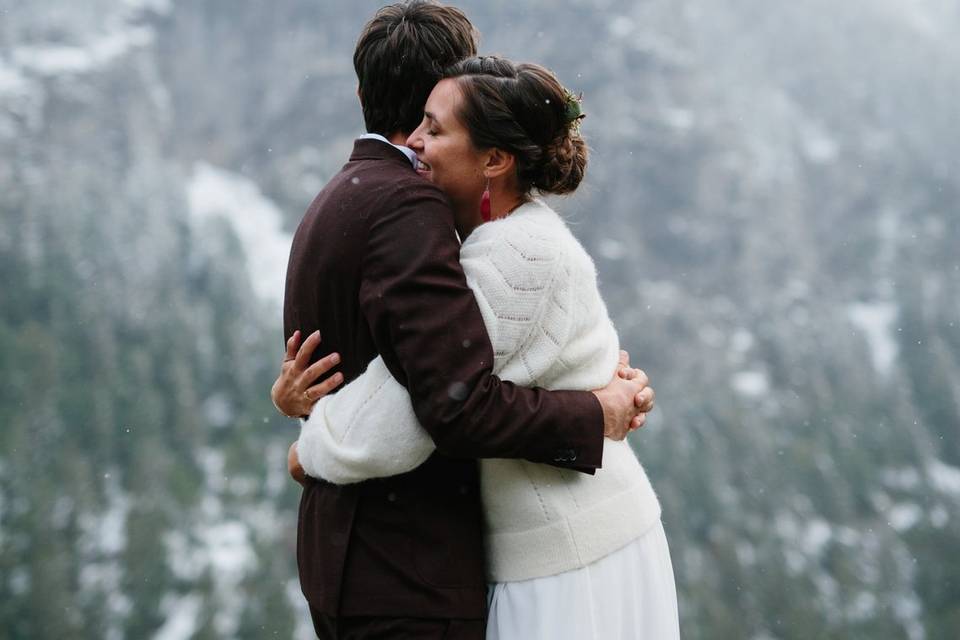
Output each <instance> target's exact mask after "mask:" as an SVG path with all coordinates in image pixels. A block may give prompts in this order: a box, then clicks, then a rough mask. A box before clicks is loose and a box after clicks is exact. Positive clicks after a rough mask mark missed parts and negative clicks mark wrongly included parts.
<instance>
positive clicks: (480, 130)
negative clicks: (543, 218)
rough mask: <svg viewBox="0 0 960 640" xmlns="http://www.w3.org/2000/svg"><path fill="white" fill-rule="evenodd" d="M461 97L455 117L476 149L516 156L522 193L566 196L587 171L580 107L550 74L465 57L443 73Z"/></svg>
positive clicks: (484, 58)
mask: <svg viewBox="0 0 960 640" xmlns="http://www.w3.org/2000/svg"><path fill="white" fill-rule="evenodd" d="M444 78H449V79H453V80H455V81H456V82H457V84H458V86H459V88H460V91H461V93H462V95H463V104H462V105H461V108H460V113H459V116H460V119H461V121H462V122H463V124H464V125H465V126H466V128H467V130H468V131H469V132H470V139H471V142H473V145H474V146H475V147H477V148H478V149H489V148H492V147H496V148H498V149H503V150H504V151H507V152H509V153H511V154H513V156H514V157H515V158H516V164H517V177H518V178H519V182H520V189H521V190H522V192H523V193H527V192H529V191H530V190H531V189H537V190H538V191H540V192H542V193H555V194H563V193H571V192H572V191H574V190H575V189H576V188H577V186H578V185H579V184H580V181H581V180H583V174H584V171H585V170H586V168H587V144H586V142H585V141H584V140H583V137H582V136H581V135H580V130H579V120H580V119H581V118H583V115H582V114H581V113H580V103H579V100H578V99H577V98H575V97H574V96H572V95H571V94H570V93H569V92H568V91H567V90H566V89H564V88H563V85H561V84H560V82H559V81H558V80H557V78H556V76H554V75H553V73H551V72H550V71H549V70H547V69H545V68H543V67H541V66H540V65H537V64H516V65H515V64H514V63H512V62H510V61H509V60H507V59H505V58H499V57H496V56H482V57H477V58H467V59H466V60H463V61H461V62H458V63H456V64H454V65H453V66H452V67H450V68H449V69H447V70H446V72H445V73H444Z"/></svg>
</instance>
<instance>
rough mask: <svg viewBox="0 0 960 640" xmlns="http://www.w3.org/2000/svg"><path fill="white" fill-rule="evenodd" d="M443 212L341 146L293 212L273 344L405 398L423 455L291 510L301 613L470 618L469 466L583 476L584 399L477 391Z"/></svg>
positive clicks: (380, 149) (400, 176)
mask: <svg viewBox="0 0 960 640" xmlns="http://www.w3.org/2000/svg"><path fill="white" fill-rule="evenodd" d="M459 255H460V245H459V242H458V240H457V238H456V235H455V228H454V224H453V215H452V212H451V210H450V205H449V203H448V202H447V200H446V198H445V197H444V195H443V193H442V192H441V191H440V190H439V189H437V187H435V186H433V185H432V184H430V183H429V182H428V181H426V180H424V179H423V178H422V177H421V176H419V175H417V173H416V172H415V171H414V170H413V167H412V166H411V164H410V161H409V160H408V159H407V158H406V157H405V156H404V155H403V153H402V152H400V151H399V150H398V149H396V148H394V147H393V146H391V145H388V144H386V143H384V142H383V141H380V140H374V139H361V140H357V142H356V144H355V146H354V150H353V154H352V155H351V157H350V160H349V162H348V163H347V164H346V165H345V166H344V167H343V169H342V170H341V171H340V172H339V173H338V174H337V175H336V176H334V178H333V179H332V180H331V181H330V183H329V184H328V185H327V186H326V187H324V189H323V190H322V191H321V192H320V193H319V194H318V195H317V197H316V198H315V199H314V201H313V203H312V204H311V205H310V208H309V209H308V210H307V212H306V214H305V215H304V218H303V220H302V222H301V223H300V226H299V228H298V229H297V232H296V235H295V237H294V240H293V247H292V249H291V251H290V262H289V265H288V268H287V284H286V296H285V300H284V332H285V334H286V337H289V336H290V335H292V334H293V332H294V331H295V330H297V329H299V330H300V331H301V333H302V335H304V336H307V335H309V334H310V333H311V332H312V331H314V330H316V329H319V330H320V333H321V337H322V343H321V346H320V349H318V351H317V353H315V354H314V359H315V360H316V359H319V358H321V357H323V356H324V355H327V354H329V353H332V352H334V351H336V352H339V353H340V354H341V356H342V358H343V360H342V364H341V365H340V370H341V371H343V374H344V377H345V379H346V381H347V382H349V381H350V380H352V379H353V378H355V377H356V376H358V375H359V374H360V373H362V372H363V371H364V369H365V368H366V366H367V364H368V363H369V362H370V360H372V359H373V358H375V357H376V356H377V355H378V354H379V355H381V356H383V359H384V361H385V362H386V364H387V367H388V368H389V369H390V372H391V373H392V374H393V375H394V377H395V378H396V379H397V380H398V381H400V382H401V383H403V384H404V385H405V386H406V387H407V389H408V390H409V392H410V397H411V399H412V400H413V407H414V411H415V412H416V414H417V417H418V418H419V420H420V423H421V424H422V425H423V427H424V428H425V429H426V430H427V431H428V432H429V433H430V435H431V436H432V437H433V440H434V442H435V443H436V445H437V452H436V453H435V454H434V455H433V456H432V457H431V458H430V459H429V460H428V461H427V462H426V463H424V464H423V465H422V466H420V467H419V468H417V469H415V470H414V471H411V472H410V473H406V474H403V475H400V476H394V477H391V478H385V479H378V480H371V481H367V482H362V483H359V484H354V485H345V486H335V485H332V484H329V483H327V482H324V481H322V480H310V481H308V484H307V486H306V488H305V489H304V491H303V496H302V498H301V502H300V516H299V524H298V540H297V561H298V566H299V571H300V584H301V587H302V589H303V592H304V595H305V596H306V598H307V601H308V602H309V604H310V605H311V608H312V609H313V610H314V612H315V613H322V614H326V615H331V616H337V615H340V616H403V617H424V618H430V617H439V618H479V617H483V616H484V615H485V605H486V592H485V583H484V555H483V542H482V525H483V523H482V513H481V510H480V496H479V479H478V464H477V461H476V458H482V457H497V458H526V459H528V460H532V461H534V462H546V463H550V464H554V465H556V466H565V467H569V468H575V469H579V470H581V471H585V472H588V473H590V472H592V471H593V470H595V469H596V468H598V467H599V466H600V462H601V456H602V452H603V414H602V409H601V407H600V404H599V402H598V401H597V400H596V398H595V397H594V396H593V394H591V393H589V392H574V391H570V392H547V391H544V390H542V389H524V388H521V387H516V386H514V385H512V384H510V383H508V382H502V381H500V380H499V379H498V378H496V377H495V376H493V375H492V373H491V367H492V365H493V351H492V347H491V345H490V339H489V337H488V336H487V332H486V329H485V327H484V324H483V319H482V317H481V315H480V309H479V307H478V306H477V303H476V300H475V298H474V296H473V293H472V292H471V291H470V289H469V288H468V287H467V283H466V280H465V278H464V275H463V270H462V268H461V266H460V261H459Z"/></svg>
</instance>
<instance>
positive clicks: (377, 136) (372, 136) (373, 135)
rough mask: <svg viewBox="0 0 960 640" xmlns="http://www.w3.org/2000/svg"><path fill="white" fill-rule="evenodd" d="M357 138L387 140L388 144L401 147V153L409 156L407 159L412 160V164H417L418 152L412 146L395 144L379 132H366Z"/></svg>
mask: <svg viewBox="0 0 960 640" xmlns="http://www.w3.org/2000/svg"><path fill="white" fill-rule="evenodd" d="M357 139H358V140H380V141H381V142H386V143H387V144H388V145H390V146H391V147H395V148H397V149H399V150H400V153H402V154H403V155H405V156H407V159H408V160H410V164H412V165H413V166H414V167H416V166H417V154H416V152H414V150H413V149H411V148H410V147H405V146H403V145H402V144H393V143H392V142H390V141H389V140H387V139H386V138H384V137H383V136H382V135H380V134H379V133H365V134H363V135H362V136H360V137H359V138H357Z"/></svg>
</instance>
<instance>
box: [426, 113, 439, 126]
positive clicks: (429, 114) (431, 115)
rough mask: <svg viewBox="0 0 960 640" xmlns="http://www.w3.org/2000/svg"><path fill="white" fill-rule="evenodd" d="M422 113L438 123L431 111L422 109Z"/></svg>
mask: <svg viewBox="0 0 960 640" xmlns="http://www.w3.org/2000/svg"><path fill="white" fill-rule="evenodd" d="M423 115H425V116H427V118H429V119H430V120H433V122H434V123H435V124H440V121H439V120H437V116H435V115H433V114H432V113H431V112H429V111H424V112H423Z"/></svg>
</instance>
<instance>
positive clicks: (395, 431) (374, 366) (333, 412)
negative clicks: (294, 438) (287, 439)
mask: <svg viewBox="0 0 960 640" xmlns="http://www.w3.org/2000/svg"><path fill="white" fill-rule="evenodd" d="M434 449H435V446H434V444H433V441H432V440H431V439H430V436H429V435H428V434H427V432H426V431H425V430H424V429H423V427H421V426H420V423H419V422H418V421H417V417H416V415H415V414H414V412H413V405H412V404H411V402H410V395H409V394H408V393H407V390H406V388H405V387H404V386H403V385H401V384H400V383H399V382H397V381H396V379H394V377H393V376H392V375H391V374H390V371H389V370H388V369H387V366H386V364H384V362H383V358H381V357H379V356H378V357H377V358H375V359H374V360H373V361H372V362H371V363H370V365H369V366H368V367H367V370H366V371H365V372H364V373H362V374H361V375H360V376H359V377H357V378H355V379H354V380H352V381H351V382H350V384H348V385H346V386H345V387H344V388H342V389H341V390H340V391H339V392H337V393H336V394H334V395H330V396H326V397H324V398H321V399H320V401H319V402H317V404H316V405H314V407H313V411H312V412H311V413H310V417H309V418H308V419H307V420H306V421H304V423H303V427H302V428H301V431H300V439H299V440H298V442H297V455H298V456H299V458H300V464H301V466H302V467H303V469H304V471H306V473H307V475H309V476H312V477H314V478H323V479H324V480H326V481H328V482H332V483H334V484H350V483H353V482H360V481H362V480H368V479H370V478H382V477H386V476H393V475H398V474H401V473H406V472H407V471H411V470H413V469H415V468H417V467H418V466H420V465H421V464H423V463H424V462H425V461H426V460H427V458H429V457H430V454H431V453H433V451H434Z"/></svg>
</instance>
